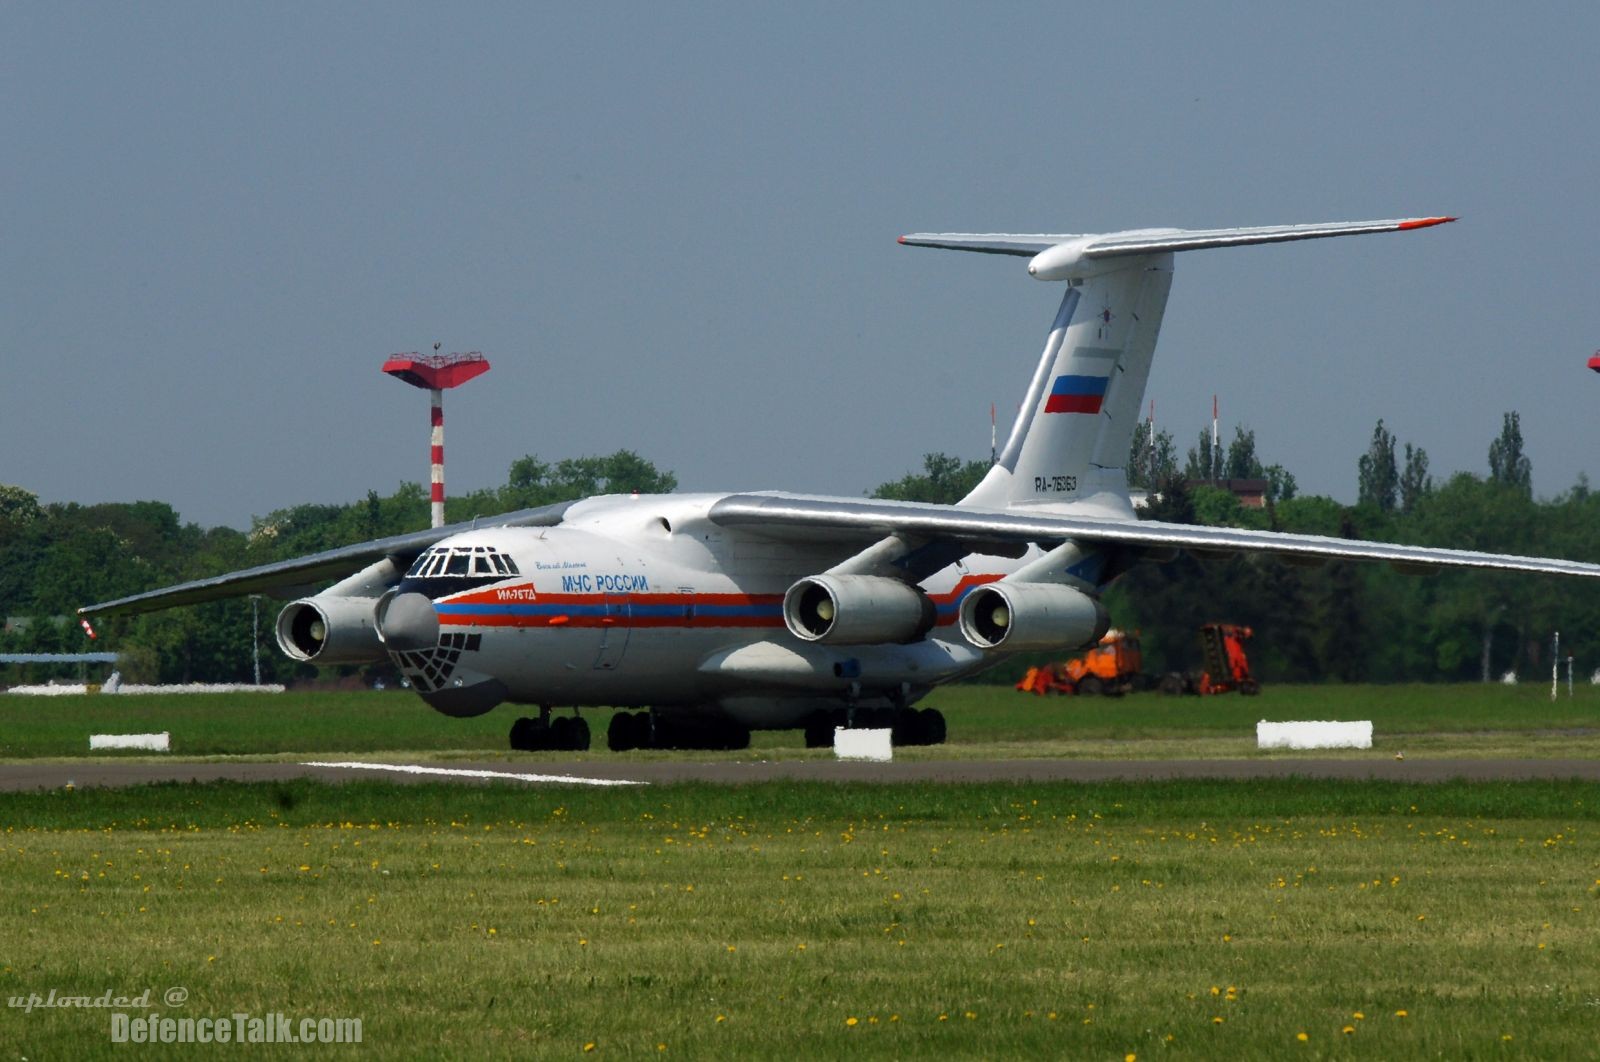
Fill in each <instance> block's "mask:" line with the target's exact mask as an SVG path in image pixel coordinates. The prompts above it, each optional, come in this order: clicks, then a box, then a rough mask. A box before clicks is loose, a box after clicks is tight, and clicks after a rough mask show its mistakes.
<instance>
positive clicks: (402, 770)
mask: <svg viewBox="0 0 1600 1062" xmlns="http://www.w3.org/2000/svg"><path fill="white" fill-rule="evenodd" d="M1293 777H1300V778H1333V779H1348V780H1357V781H1360V780H1375V781H1394V782H1443V781H1449V780H1452V779H1463V780H1466V781H1472V782H1488V781H1507V782H1509V781H1526V780H1530V779H1577V780H1582V781H1591V782H1594V781H1600V760H1586V759H1412V760H1393V759H1388V758H1384V759H1373V760H1354V759H1337V760H1336V759H1289V758H1279V759H1260V760H932V761H930V760H919V761H903V762H897V763H864V762H855V761H838V760H792V761H777V762H771V761H763V760H752V761H748V762H744V761H726V760H724V761H714V762H707V763H689V762H676V761H675V762H660V761H656V762H643V763H626V762H618V761H605V762H599V763H572V762H570V761H569V762H561V761H544V762H533V761H529V762H508V761H494V762H455V761H432V762H427V763H412V762H407V761H406V760H405V759H404V758H397V759H395V760H392V761H387V762H385V763H372V762H365V761H361V762H343V763H341V762H329V761H325V760H316V761H310V760H308V761H307V762H303V763H291V762H269V763H261V762H238V763H234V762H227V761H205V762H196V761H188V762H186V761H182V760H173V761H162V762H152V761H149V760H137V761H132V760H130V761H117V760H80V761H74V762H69V763H61V762H56V763H27V762H21V763H16V762H14V763H10V764H6V765H4V766H0V791H10V792H25V791H31V790H39V789H58V788H63V787H65V786H67V785H72V786H74V787H76V788H85V787H91V786H112V787H119V786H135V785H149V784H154V783H159V782H216V781H231V782H279V781H287V780H290V779H297V778H311V779H316V780H319V781H324V782H345V781H352V780H357V779H381V780H385V781H394V782H434V783H439V782H459V783H462V784H475V785H499V784H509V785H535V786H540V785H543V786H550V785H554V786H567V785H606V786H615V785H618V784H621V785H629V784H632V785H671V784H673V783H679V782H708V783H713V784H719V785H750V784H756V783H761V782H774V781H789V782H879V783H885V784H895V783H961V782H1103V781H1112V780H1121V781H1162V780H1168V779H1179V778H1224V779H1268V778H1293Z"/></svg>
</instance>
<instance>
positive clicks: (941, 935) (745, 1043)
mask: <svg viewBox="0 0 1600 1062" xmlns="http://www.w3.org/2000/svg"><path fill="white" fill-rule="evenodd" d="M1597 797H1600V791H1597V787H1595V786H1592V785H1582V784H1574V783H1519V784H1504V785H1493V786H1484V785H1478V786H1469V785H1462V784H1449V785H1439V786H1432V787H1429V786H1403V785H1396V784H1364V785H1357V784H1349V783H1332V782H1277V783H1272V784H1258V783H1226V782H1206V783H1195V782H1188V783H1164V784H1157V785H1122V784H1117V785H1096V786H1081V785H1066V784H1048V785H1030V786H997V785H987V786H974V785H963V786H894V787H872V786H826V785H761V786H750V787H710V786H699V785H695V786H688V785H686V786H674V787H660V788H652V789H635V790H627V791H603V792H602V791H594V790H585V791H577V792H575V791H571V790H566V789H560V790H557V789H526V788H520V787H519V788H509V787H494V788H485V787H467V786H461V787H457V786H439V785H416V786H388V785H380V784H373V783H364V782H361V783H351V784H348V785H344V786H330V785H323V784H316V783H310V782H302V783H294V784H290V785H282V786H269V785H255V786H241V785H210V786H204V787H192V786H174V785H167V786H158V787H152V788H147V789H144V790H141V791H105V790H91V791H77V792H67V791H53V792H48V793H41V794H31V795H12V796H8V797H5V798H3V799H0V820H3V825H0V829H3V830H4V844H3V851H0V881H3V882H4V890H3V893H0V924H4V925H5V927H6V933H5V939H4V945H3V947H4V964H3V967H0V983H3V986H4V991H5V994H6V995H7V996H8V997H9V996H13V995H25V994H27V993H30V992H39V993H41V994H44V993H47V992H48V991H49V990H50V989H52V988H54V989H57V990H58V991H60V992H62V993H66V992H73V993H81V994H91V995H98V994H99V993H101V992H103V991H105V990H107V989H114V990H116V991H118V992H119V993H123V992H126V993H136V992H139V991H142V990H143V989H145V988H151V989H152V990H153V994H154V996H155V998H156V999H157V1001H158V1003H157V1005H158V1007H159V1006H160V1004H159V1000H160V999H161V997H162V996H163V994H164V993H165V991H166V990H167V989H169V988H172V987H181V988H183V989H185V990H187V992H188V1000H187V1003H186V1004H185V1005H184V1006H183V1007H181V1008H173V1007H164V1008H161V1012H162V1013H163V1014H166V1015H168V1016H172V1015H180V1016H181V1015H187V1016H190V1017H201V1016H208V1015H229V1014H233V1013H235V1012H248V1013H256V1014H259V1013H265V1012H273V1011H279V1012H284V1013H287V1014H289V1015H291V1016H292V1017H295V1018H296V1019H298V1018H300V1017H307V1016H309V1017H360V1018H361V1019H362V1020H363V1041H364V1042H363V1044H362V1046H361V1047H360V1048H358V1049H356V1050H359V1051H361V1052H362V1053H377V1054H378V1055H381V1056H385V1057H400V1056H415V1055H424V1054H426V1055H434V1054H445V1055H451V1056H477V1057H526V1056H529V1055H537V1056H541V1057H572V1056H582V1055H583V1054H585V1053H586V1052H592V1053H593V1054H595V1055H602V1056H615V1057H657V1056H659V1055H662V1054H666V1055H668V1056H678V1057H683V1056H688V1057H772V1056H774V1055H777V1054H780V1053H782V1054H788V1055H792V1056H796V1057H805V1058H812V1057H845V1056H872V1057H886V1058H947V1057H970V1058H991V1057H997V1056H1019V1055H1025V1056H1031V1057H1073V1058H1115V1059H1122V1058H1125V1057H1126V1056H1129V1055H1133V1056H1136V1057H1137V1058H1146V1059H1149V1058H1167V1057H1172V1058H1179V1057H1206V1058H1283V1057H1301V1056H1303V1057H1306V1058H1330V1057H1387V1058H1416V1057H1443V1058H1453V1059H1459V1058H1477V1057H1534V1058H1557V1057H1565V1058H1575V1057H1585V1056H1588V1055H1590V1054H1592V1052H1593V1049H1594V1044H1595V1042H1596V1041H1595V1035H1596V1026H1595V1023H1596V1021H1597V1020H1600V1019H1597V1018H1596V1009H1597V1007H1600V987H1597V986H1600V949H1596V948H1595V947H1594V946H1593V931H1592V927H1593V923H1594V910H1595V905H1596V901H1597V899H1600V844H1597V842H1600V823H1597V818H1600V799H1597ZM108 1022H109V1019H108V1018H107V1016H106V1015H105V1014H104V1013H103V1012H86V1011H76V1010H51V1011H46V1010H38V1011H34V1012H33V1013H23V1012H21V1011H19V1010H15V1009H8V1010H7V1011H6V1012H4V1014H3V1016H0V1043H3V1044H4V1045H6V1048H7V1056H8V1057H12V1058H17V1057H27V1058H30V1059H36V1058H52V1057H73V1058H89V1057H100V1056H109V1055H113V1054H116V1053H118V1052H117V1048H118V1046H119V1045H113V1044H110V1043H109V1042H108V1040H107V1030H108V1029H109V1024H108ZM1302 1036H1303V1037H1304V1038H1303V1039H1302ZM591 1045H592V1046H591ZM124 1050H125V1049H124Z"/></svg>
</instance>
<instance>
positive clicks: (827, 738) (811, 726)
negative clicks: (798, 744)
mask: <svg viewBox="0 0 1600 1062" xmlns="http://www.w3.org/2000/svg"><path fill="white" fill-rule="evenodd" d="M831 747H833V718H832V717H831V716H830V715H829V714H828V713H827V712H813V713H812V714H811V717H810V718H809V719H807V720H806V748H808V749H826V748H831Z"/></svg>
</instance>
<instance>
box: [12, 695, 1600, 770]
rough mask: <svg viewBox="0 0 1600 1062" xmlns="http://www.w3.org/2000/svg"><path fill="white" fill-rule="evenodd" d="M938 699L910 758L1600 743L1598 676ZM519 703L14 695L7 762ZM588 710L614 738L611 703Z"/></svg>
mask: <svg viewBox="0 0 1600 1062" xmlns="http://www.w3.org/2000/svg"><path fill="white" fill-rule="evenodd" d="M926 703H929V704H933V705H936V706H938V707H940V708H941V709H942V710H943V711H944V713H945V715H946V716H947V718H948V720H949V724H950V743H949V744H948V745H946V746H945V747H943V748H940V749H931V750H919V749H907V750H905V753H904V754H905V755H907V756H908V757H917V758H927V757H972V756H985V757H988V756H1039V755H1044V756H1074V757H1085V758H1103V757H1115V758H1123V757H1129V756H1150V757H1157V758H1160V757H1171V756H1188V757H1193V756H1253V755H1257V753H1256V751H1255V724H1256V722H1257V720H1260V719H1274V720H1284V719H1371V720H1373V721H1374V729H1375V732H1376V734H1377V735H1378V739H1379V743H1380V744H1383V743H1384V742H1388V745H1387V747H1388V748H1391V749H1398V748H1400V747H1401V746H1403V748H1404V751H1405V752H1406V754H1407V755H1413V754H1421V755H1465V756H1474V755H1481V756H1504V755H1530V756H1539V755H1544V756H1570V755H1600V689H1597V688H1595V687H1591V686H1587V685H1585V686H1580V687H1578V688H1577V689H1576V690H1575V691H1574V696H1572V697H1570V698H1569V697H1567V695H1566V692H1565V690H1563V691H1562V694H1561V696H1560V697H1559V698H1558V699H1557V700H1555V701H1553V702H1552V701H1551V700H1550V695H1549V688H1548V687H1543V688H1541V687H1535V686H1532V685H1523V686H1513V687H1507V686H1500V685H1488V686H1484V685H1461V686H1423V685H1412V686H1282V687H1269V688H1268V689H1266V690H1265V691H1264V692H1263V693H1262V694H1261V695H1260V696H1258V697H1241V696H1237V695H1227V696H1217V697H1207V698H1200V697H1164V696H1162V695H1160V694H1155V693H1145V694H1138V695H1135V696H1130V697H1122V698H1096V697H1060V696H1049V697H1037V696H1034V695H1031V694H1023V693H1017V692H1015V691H1013V690H1011V689H1009V688H1005V687H991V686H976V685H972V686H954V687H951V688H949V689H946V690H942V691H939V692H937V693H935V694H934V695H933V696H932V697H931V698H929V699H928V701H927V702H926ZM517 712H518V710H517V709H516V708H515V707H514V706H510V705H505V706H502V707H500V708H498V709H496V710H495V711H493V712H490V713H489V714H487V715H484V716H479V717H478V718H476V719H451V718H448V717H445V716H442V715H439V714H438V713H436V712H434V711H432V710H431V709H429V708H428V707H427V706H426V705H425V704H423V703H422V702H421V701H420V700H419V699H417V698H416V697H414V696H412V695H411V694H409V693H405V692H400V691H394V692H383V693H376V692H366V693H310V694H306V693H294V692H290V693H284V694H276V695H272V694H239V695H225V694H216V695H152V696H104V695H100V696H82V697H14V696H0V759H7V758H31V757H41V756H49V757H66V756H84V755H87V754H88V747H89V740H88V738H89V735H90V734H91V733H142V732H146V731H163V730H165V731H168V732H170V733H171V734H172V743H173V752H174V753H175V754H177V755H184V756H215V755H292V754H295V753H303V752H319V753H320V752H347V753H382V752H390V751H394V752H408V753H430V754H434V755H439V756H451V755H471V756H502V755H508V754H507V749H506V733H507V731H508V730H509V729H510V726H511V721H512V720H513V719H514V718H515V716H516V714H517ZM585 714H586V715H587V716H588V718H589V720H590V725H591V727H592V728H593V730H594V733H595V734H596V735H597V738H603V735H604V733H605V726H606V722H607V720H608V719H609V718H610V712H608V711H605V710H598V711H587V712H586V713H585ZM1397 741H1398V744H1396V742H1397ZM603 745H604V741H603V740H597V741H596V747H595V749H594V750H593V752H592V753H591V754H590V757H591V758H593V757H604V756H606V755H608V753H606V752H605V751H604V748H603ZM754 745H755V748H756V749H757V750H758V751H759V752H761V753H762V754H763V755H767V756H804V755H807V753H806V752H805V750H804V748H803V747H802V746H803V743H802V741H801V740H800V734H799V732H798V731H780V732H773V733H766V734H760V733H758V734H757V735H756V737H755V742H754ZM826 754H827V753H821V755H826ZM124 755H125V754H124ZM546 755H547V754H546ZM628 755H630V756H639V755H640V754H638V753H629V754H628ZM694 755H695V756H697V757H700V758H704V756H706V755H708V754H700V753H696V754H694ZM733 755H734V756H735V758H737V757H738V756H743V755H748V754H747V753H738V754H733ZM810 755H818V753H811V754H810Z"/></svg>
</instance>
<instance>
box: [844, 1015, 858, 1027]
mask: <svg viewBox="0 0 1600 1062" xmlns="http://www.w3.org/2000/svg"><path fill="white" fill-rule="evenodd" d="M844 1023H845V1024H846V1025H854V1024H856V1019H855V1017H854V1016H851V1017H848V1018H846V1019H845V1020H844Z"/></svg>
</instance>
